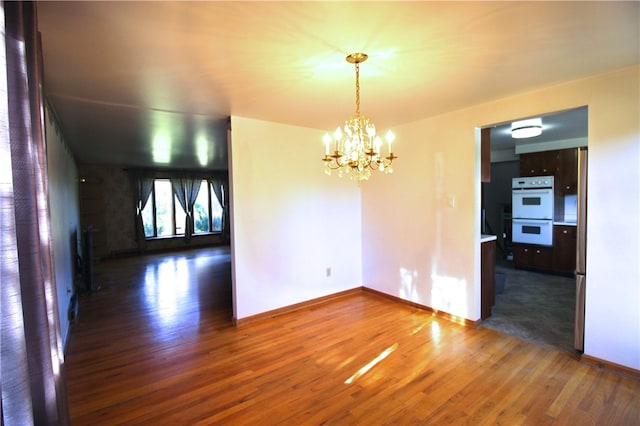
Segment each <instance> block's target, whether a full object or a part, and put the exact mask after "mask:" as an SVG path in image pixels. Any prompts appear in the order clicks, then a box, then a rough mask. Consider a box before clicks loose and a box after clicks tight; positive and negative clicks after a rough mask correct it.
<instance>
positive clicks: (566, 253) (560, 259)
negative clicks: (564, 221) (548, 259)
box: [553, 225, 577, 273]
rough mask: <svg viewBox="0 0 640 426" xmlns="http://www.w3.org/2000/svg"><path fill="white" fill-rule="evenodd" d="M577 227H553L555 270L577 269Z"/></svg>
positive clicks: (568, 271) (568, 270)
mask: <svg viewBox="0 0 640 426" xmlns="http://www.w3.org/2000/svg"><path fill="white" fill-rule="evenodd" d="M576 231H577V229H576V227H575V226H561V225H556V226H554V227H553V270H554V271H555V272H562V273H572V272H575V270H576V242H577V238H576Z"/></svg>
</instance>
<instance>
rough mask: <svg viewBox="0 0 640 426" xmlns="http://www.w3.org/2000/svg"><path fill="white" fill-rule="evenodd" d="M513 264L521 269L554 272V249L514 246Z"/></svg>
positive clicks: (530, 245) (529, 245)
mask: <svg viewBox="0 0 640 426" xmlns="http://www.w3.org/2000/svg"><path fill="white" fill-rule="evenodd" d="M513 263H514V264H515V265H516V266H517V267H520V268H534V269H544V270H549V271H550V270H553V247H546V246H536V245H533V244H514V245H513Z"/></svg>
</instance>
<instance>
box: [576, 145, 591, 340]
mask: <svg viewBox="0 0 640 426" xmlns="http://www.w3.org/2000/svg"><path fill="white" fill-rule="evenodd" d="M587 156H588V154H587V148H586V147H585V148H580V149H579V150H578V214H577V226H578V229H577V244H576V247H577V250H576V314H575V315H576V317H575V330H574V342H573V346H574V347H575V348H576V349H577V350H579V351H581V352H584V302H585V296H586V289H587V250H586V249H587Z"/></svg>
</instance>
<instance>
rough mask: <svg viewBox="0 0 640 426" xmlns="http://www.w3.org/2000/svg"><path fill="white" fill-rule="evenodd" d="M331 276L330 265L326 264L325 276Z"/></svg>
mask: <svg viewBox="0 0 640 426" xmlns="http://www.w3.org/2000/svg"><path fill="white" fill-rule="evenodd" d="M330 276H331V267H330V266H327V277H330Z"/></svg>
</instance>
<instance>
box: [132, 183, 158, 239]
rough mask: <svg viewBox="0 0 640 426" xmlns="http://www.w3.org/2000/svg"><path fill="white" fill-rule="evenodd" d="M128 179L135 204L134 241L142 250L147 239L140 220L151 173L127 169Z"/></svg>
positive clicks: (145, 203) (149, 187)
mask: <svg viewBox="0 0 640 426" xmlns="http://www.w3.org/2000/svg"><path fill="white" fill-rule="evenodd" d="M129 180H130V181H131V188H132V191H133V202H134V204H135V212H134V215H135V217H134V220H135V229H136V242H137V243H138V248H139V249H140V250H144V249H145V247H146V246H147V239H146V236H145V234H144V223H143V221H142V210H144V208H145V206H146V205H147V201H148V200H149V195H151V190H152V189H153V173H150V172H145V171H143V170H129Z"/></svg>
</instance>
